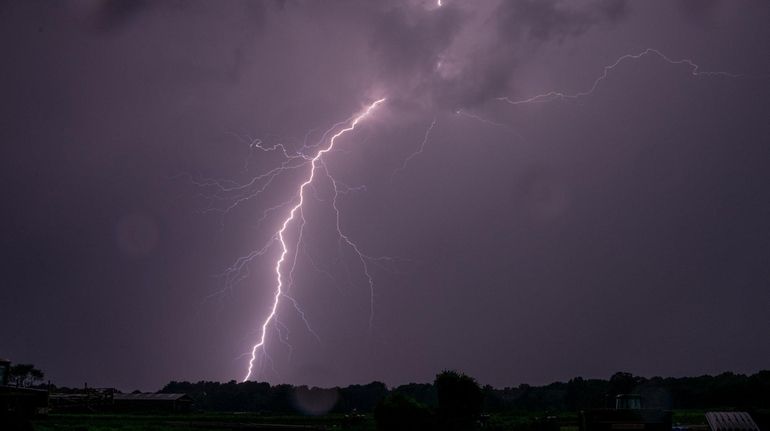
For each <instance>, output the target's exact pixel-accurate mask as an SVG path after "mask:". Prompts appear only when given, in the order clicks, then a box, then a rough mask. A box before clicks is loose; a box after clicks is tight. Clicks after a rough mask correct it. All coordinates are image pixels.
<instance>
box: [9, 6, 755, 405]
mask: <svg viewBox="0 0 770 431" xmlns="http://www.w3.org/2000/svg"><path fill="white" fill-rule="evenodd" d="M442 3H443V5H442V6H441V7H438V6H437V4H436V2H435V1H428V0H426V1H422V0H400V1H395V0H393V1H390V0H384V1H353V0H350V1H316V2H311V1H291V0H287V1H256V0H255V1H216V2H214V1H211V2H187V1H165V2H150V1H146V2H145V1H131V2H128V1H98V0H72V1H68V2H53V1H52V2H48V1H0V58H1V60H0V61H1V63H0V65H1V66H0V142H2V153H1V154H2V156H1V157H0V184H2V186H3V203H2V209H3V210H2V213H1V215H0V223H1V224H0V225H1V226H2V247H0V253H2V256H0V258H1V259H0V262H2V263H1V264H0V270H1V272H0V274H1V275H2V285H3V287H2V289H1V290H0V356H2V357H7V358H8V359H11V360H12V361H14V362H32V363H34V364H36V365H37V366H38V367H40V368H41V369H43V370H44V371H45V372H46V379H49V378H50V379H51V380H52V382H54V383H57V384H59V385H73V386H81V385H82V384H83V383H84V382H88V384H89V386H103V387H117V388H121V389H124V390H133V389H137V388H139V389H144V390H156V389H159V388H160V387H162V386H163V385H164V384H165V383H166V382H168V381H170V380H191V381H198V380H220V381H227V380H231V379H236V380H241V379H243V377H244V375H245V373H246V369H247V366H248V362H249V352H250V350H251V348H252V345H253V344H254V343H255V342H257V341H258V340H259V338H260V336H261V324H262V322H263V321H264V320H265V318H266V317H267V316H268V314H269V312H270V307H271V304H272V300H273V295H274V293H275V284H276V279H275V276H276V274H275V263H276V260H277V259H278V258H279V256H280V254H281V248H280V244H277V243H276V241H272V242H271V238H275V235H276V232H277V231H278V230H279V229H280V228H281V224H282V223H283V222H284V221H285V220H286V218H287V216H288V213H289V210H290V209H291V208H292V206H293V205H296V203H297V202H298V198H299V196H298V189H299V186H300V184H302V182H303V181H305V180H306V179H307V177H308V174H309V172H310V168H311V165H310V164H309V159H310V158H312V157H314V156H315V155H316V154H317V152H318V151H319V150H320V149H322V148H324V147H325V146H327V145H328V144H329V137H330V135H331V134H333V133H336V132H338V131H340V130H341V129H342V128H344V127H347V126H349V125H350V121H351V120H352V119H353V117H355V116H356V115H358V114H360V113H362V112H363V110H364V109H366V107H367V106H369V105H370V104H371V103H373V102H374V101H375V100H378V99H380V98H386V99H387V100H386V101H385V102H383V103H381V104H380V105H378V106H377V107H376V109H375V110H373V111H372V112H371V113H370V115H368V116H366V117H365V118H363V119H362V120H361V121H360V122H359V123H358V124H357V125H356V128H355V129H354V130H352V131H350V132H348V133H345V134H343V135H342V136H340V137H339V138H338V139H337V140H336V141H335V146H334V148H333V149H332V151H329V152H328V153H326V154H324V155H323V156H322V157H321V159H319V162H320V163H319V165H318V166H319V167H318V168H317V169H318V172H317V175H316V177H315V179H314V182H313V183H312V184H311V185H309V186H308V187H307V188H306V189H305V192H304V195H303V196H304V203H303V206H302V208H301V214H298V215H297V217H296V218H295V219H294V220H293V222H292V223H290V224H289V226H288V227H287V230H286V239H287V244H288V255H287V259H288V260H287V261H286V263H285V265H284V267H283V272H284V274H285V283H286V284H290V286H287V287H289V294H290V295H291V298H293V299H294V300H295V301H296V303H297V306H298V308H299V309H300V310H302V313H304V316H305V319H306V320H307V323H308V324H309V327H310V329H308V327H307V326H306V325H305V323H304V322H303V320H302V313H300V312H299V311H297V309H295V307H294V306H293V304H292V302H291V301H290V299H289V298H288V297H283V298H281V301H280V304H279V306H278V310H277V315H276V319H274V320H272V321H271V322H269V325H268V331H267V338H266V345H265V350H264V352H263V351H261V350H259V351H258V355H257V360H256V361H255V373H254V375H253V376H252V378H253V379H256V380H264V381H268V382H271V383H284V382H285V383H292V384H307V385H320V386H332V385H347V384H351V383H368V382H370V381H372V380H379V381H383V382H385V383H386V384H388V385H397V384H402V383H407V382H412V381H416V382H426V381H432V379H433V377H434V376H435V374H436V373H437V372H439V371H441V370H443V369H450V368H453V369H459V370H462V371H464V372H466V373H468V374H469V375H471V376H473V377H475V378H477V379H478V380H479V381H480V382H481V383H483V384H492V385H494V386H498V387H504V386H512V385H518V384H519V383H530V384H542V383H548V382H551V381H556V380H565V379H569V378H571V377H574V376H578V375H580V376H584V377H600V378H607V377H609V376H610V375H611V374H612V373H614V372H615V371H628V372H632V373H634V374H639V375H643V376H655V375H662V376H684V375H700V374H705V373H711V374H713V373H720V372H723V371H734V372H742V373H751V372H755V371H757V370H760V369H763V368H768V366H770V343H768V335H770V313H768V309H770V222H769V221H770V169H769V168H770V26H768V22H770V3H768V2H767V1H766V0H753V1H749V0H735V1H728V0H722V1H720V0H678V1H673V0H658V1H648V0H644V1H642V0H639V1H621V0H579V1H573V0H569V1H567V0H538V1H534V0H520V1H514V0H510V1H508V0H498V1H493V0H489V1H461V0H454V1H453V0H443V1H442ZM648 48H652V49H655V50H657V51H645V50H646V49H648ZM639 54H641V55H639ZM660 54H662V55H665V58H664V57H663V56H661V55H660ZM624 55H634V56H635V57H623V56H624ZM684 59H689V60H691V63H690V62H683V61H681V60H684ZM618 60H620V61H619V62H617V61H618ZM616 62H617V63H616ZM613 65H614V67H611V68H608V69H605V67H606V66H613ZM695 65H697V66H695ZM703 72H719V73H703ZM602 76H604V78H603V79H599V78H600V77H602ZM597 79H599V81H597ZM595 84H596V85H595ZM550 92H558V93H560V94H562V95H564V96H566V97H560V96H559V95H558V94H556V93H550ZM549 93H550V94H549ZM589 93H590V94H589ZM537 95H546V96H544V97H539V98H538V97H535V96H537ZM578 95H579V96H578ZM571 96H576V97H571ZM533 97H535V98H534V99H531V98H533ZM505 98H507V99H505ZM526 100H530V101H529V102H527V103H515V102H523V101H526ZM509 102H514V103H509ZM325 132H328V133H327V134H326V135H324V133H325ZM269 149H275V150H274V151H267V150H269ZM287 156H288V158H287ZM302 156H304V157H305V158H302ZM282 166H283V169H282V170H281V171H280V172H278V175H272V174H270V175H268V176H262V177H260V175H263V174H265V173H270V172H273V173H276V172H277V171H271V170H273V169H276V168H280V167H282ZM327 174H328V175H327ZM331 178H334V181H332V180H331ZM335 184H336V190H337V191H336V193H335ZM263 189H264V191H262V192H259V193H258V191H259V190H263ZM335 194H336V200H335ZM335 207H336V208H337V209H338V210H339V224H340V230H341V232H342V233H343V234H344V235H345V237H340V235H339V233H338V231H337V228H336V213H335ZM300 218H303V219H304V227H303V228H302V241H301V242H299V246H297V244H298V235H299V226H300V223H299V221H300ZM345 238H348V239H349V240H350V241H351V242H352V243H353V244H355V247H356V248H357V249H358V251H359V252H360V253H361V255H360V256H359V255H358V254H357V252H356V248H354V247H352V246H351V245H350V244H348V243H347V241H346V240H345ZM266 246H267V248H265V249H264V253H263V254H262V255H260V256H254V255H253V253H255V252H257V251H259V250H261V249H262V248H263V247H266ZM250 253H252V256H251V257H253V258H252V259H249V260H248V261H245V262H244V261H242V260H241V261H239V258H242V257H244V256H249V255H250ZM295 257H296V263H294V258H295ZM240 263H243V265H239V264H240ZM363 263H366V267H367V268H368V272H369V274H370V275H371V277H372V279H373V281H374V289H373V291H370V286H369V284H368V281H367V276H366V272H365V268H364V266H363ZM233 265H236V266H235V267H234V266H233ZM228 268H230V269H231V270H230V271H228ZM232 269H235V270H234V271H233V270H232ZM290 272H291V274H289V273H290ZM372 292H373V294H372ZM372 299H373V301H372ZM372 311H373V313H372ZM370 319H371V326H370ZM316 335H317V338H316ZM289 346H290V347H289ZM265 353H266V355H265Z"/></svg>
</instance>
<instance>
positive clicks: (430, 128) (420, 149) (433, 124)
mask: <svg viewBox="0 0 770 431" xmlns="http://www.w3.org/2000/svg"><path fill="white" fill-rule="evenodd" d="M439 6H440V4H439ZM436 121H437V120H436V118H435V117H434V118H433V121H432V122H431V123H430V126H428V128H427V129H426V130H425V136H424V137H423V138H422V143H420V146H419V147H418V148H417V150H416V151H414V152H413V153H412V154H410V155H409V156H408V157H407V158H406V159H404V163H402V164H401V167H400V168H398V169H396V170H395V171H393V174H391V176H390V180H391V181H393V177H395V176H396V174H398V173H399V172H403V171H405V170H406V165H408V164H409V161H410V160H412V159H413V158H415V157H417V156H419V155H420V154H422V152H423V151H424V150H425V145H426V144H427V143H428V138H430V132H432V131H433V128H434V127H436Z"/></svg>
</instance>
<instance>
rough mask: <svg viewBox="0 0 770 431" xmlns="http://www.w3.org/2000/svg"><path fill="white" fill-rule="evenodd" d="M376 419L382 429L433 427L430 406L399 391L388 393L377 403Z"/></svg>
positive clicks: (399, 430)
mask: <svg viewBox="0 0 770 431" xmlns="http://www.w3.org/2000/svg"><path fill="white" fill-rule="evenodd" d="M374 421H375V423H376V424H377V429H378V430H380V431H423V430H430V429H432V428H433V424H432V422H433V421H432V418H431V413H430V410H429V409H428V407H426V406H425V405H423V404H420V403H418V402H417V401H415V400H414V399H412V398H410V397H408V396H406V395H403V394H400V393H397V392H396V393H393V394H390V395H388V396H387V397H385V399H384V400H382V402H380V403H379V404H378V405H377V407H376V408H375V409H374Z"/></svg>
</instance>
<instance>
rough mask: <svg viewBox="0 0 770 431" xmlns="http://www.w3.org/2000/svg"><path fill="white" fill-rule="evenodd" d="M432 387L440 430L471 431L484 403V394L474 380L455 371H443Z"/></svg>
mask: <svg viewBox="0 0 770 431" xmlns="http://www.w3.org/2000/svg"><path fill="white" fill-rule="evenodd" d="M434 385H435V386H436V394H437V395H438V420H439V422H440V424H441V426H442V429H448V430H468V429H473V428H474V426H475V423H476V420H477V419H478V418H479V416H481V407H482V405H483V402H484V394H483V393H482V391H481V388H480V387H479V384H478V383H476V380H474V379H473V378H472V377H469V376H466V375H465V374H462V373H458V372H457V371H443V372H442V373H440V374H439V375H437V376H436V380H435V382H434Z"/></svg>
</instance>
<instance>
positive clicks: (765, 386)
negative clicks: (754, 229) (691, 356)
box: [160, 370, 770, 416]
mask: <svg viewBox="0 0 770 431" xmlns="http://www.w3.org/2000/svg"><path fill="white" fill-rule="evenodd" d="M474 387H475V388H476V389H473V388H474ZM476 390H477V392H478V393H477V394H476ZM160 392H165V393H186V394H188V395H189V396H190V397H192V398H193V400H194V401H195V406H196V408H198V409H201V410H210V411H256V412H265V413H297V412H300V413H302V411H303V408H302V406H301V405H300V404H302V403H301V402H299V403H298V400H297V398H298V394H304V395H303V397H304V398H305V399H310V400H311V402H312V400H313V399H324V400H329V399H332V400H334V401H333V403H331V404H330V409H329V411H330V412H332V413H354V412H360V413H372V412H375V409H376V408H377V407H378V405H379V406H381V408H388V404H387V403H390V404H397V405H401V406H402V407H404V408H406V409H407V410H408V406H407V405H413V406H423V407H425V408H427V409H430V410H431V411H435V412H444V413H446V414H450V413H451V414H455V413H457V412H462V411H467V410H473V409H475V408H476V407H475V406H476V405H478V406H479V407H478V409H479V410H480V411H483V412H487V413H499V412H516V411H567V410H570V411H575V410H580V409H586V408H597V407H611V403H613V402H614V397H615V395H617V394H621V393H636V394H640V395H642V397H643V398H644V400H645V405H646V407H650V408H661V409H715V408H736V409H744V410H746V409H770V370H765V371H760V372H757V373H755V374H753V375H744V374H735V373H730V372H727V373H723V374H719V375H717V376H710V375H704V376H699V377H679V378H675V377H666V378H664V377H652V378H645V377H640V376H634V375H632V374H630V373H625V372H618V373H615V374H613V375H612V377H611V378H610V379H608V380H604V379H584V378H582V377H575V378H573V379H570V380H569V381H568V382H554V383H551V384H548V385H544V386H531V385H527V384H521V385H519V386H517V387H507V388H503V389H498V388H493V387H492V386H489V385H486V386H480V385H478V384H477V383H476V381H475V380H474V379H473V378H471V377H468V376H466V375H464V374H462V373H458V372H455V371H445V372H442V373H440V374H439V375H438V376H437V377H436V380H435V381H434V382H433V383H409V384H406V385H401V386H397V387H394V388H388V387H387V386H386V385H385V384H384V383H381V382H372V383H369V384H366V385H350V386H346V387H335V388H315V387H310V388H309V387H307V386H292V385H286V384H282V385H270V384H268V383H265V382H244V383H236V382H235V381H230V382H227V383H219V382H210V381H200V382H197V383H190V382H177V381H172V382H170V383H168V384H167V385H166V386H164V387H163V389H161V390H160ZM462 394H465V395H463V396H467V398H463V396H460V395H462ZM468 394H470V395H468ZM457 399H462V400H464V401H462V403H465V404H462V403H461V404H459V405H455V404H452V403H453V402H455V401H452V400H457ZM391 407H392V406H391ZM415 414H416V415H418V416H419V415H420V413H417V412H415Z"/></svg>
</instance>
